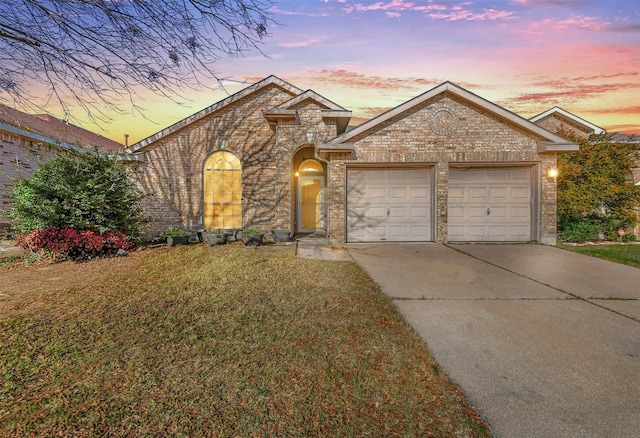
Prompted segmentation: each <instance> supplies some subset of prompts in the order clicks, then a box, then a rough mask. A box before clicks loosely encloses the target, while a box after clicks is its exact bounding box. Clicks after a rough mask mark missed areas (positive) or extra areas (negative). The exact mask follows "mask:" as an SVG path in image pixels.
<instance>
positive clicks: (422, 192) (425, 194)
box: [409, 186, 429, 200]
mask: <svg viewBox="0 0 640 438" xmlns="http://www.w3.org/2000/svg"><path fill="white" fill-rule="evenodd" d="M409 193H410V196H411V199H416V200H418V199H424V200H427V199H428V198H429V187H427V186H424V187H410V188H409Z"/></svg>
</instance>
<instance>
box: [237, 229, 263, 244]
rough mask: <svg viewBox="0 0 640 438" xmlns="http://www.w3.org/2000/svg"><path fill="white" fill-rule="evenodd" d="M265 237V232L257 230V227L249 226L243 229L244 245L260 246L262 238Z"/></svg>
mask: <svg viewBox="0 0 640 438" xmlns="http://www.w3.org/2000/svg"><path fill="white" fill-rule="evenodd" d="M263 238H264V232H263V231H260V230H256V229H255V228H249V229H247V230H244V231H242V241H243V242H244V246H260V245H262V239H263Z"/></svg>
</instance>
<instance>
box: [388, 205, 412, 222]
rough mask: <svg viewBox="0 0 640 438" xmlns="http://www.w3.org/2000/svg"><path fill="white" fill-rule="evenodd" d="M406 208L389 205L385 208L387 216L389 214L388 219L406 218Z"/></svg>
mask: <svg viewBox="0 0 640 438" xmlns="http://www.w3.org/2000/svg"><path fill="white" fill-rule="evenodd" d="M407 210H408V208H407V207H389V208H388V210H387V216H389V219H390V220H397V219H406V218H407V217H409V216H408V215H407Z"/></svg>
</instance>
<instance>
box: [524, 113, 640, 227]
mask: <svg viewBox="0 0 640 438" xmlns="http://www.w3.org/2000/svg"><path fill="white" fill-rule="evenodd" d="M529 120H530V121H532V122H533V123H535V124H536V125H539V126H542V127H543V128H545V129H548V130H549V131H552V132H556V133H568V134H573V135H575V136H578V137H579V138H583V139H587V138H589V137H590V136H591V135H600V134H607V135H608V136H609V138H610V139H611V141H612V142H614V143H615V142H619V143H640V135H638V134H620V133H617V132H615V133H608V132H607V131H606V130H604V129H602V128H600V127H599V126H596V125H594V124H593V123H590V122H588V121H586V120H585V119H583V118H580V117H578V116H576V115H575V114H572V113H570V112H569V111H565V110H563V109H562V108H560V107H557V106H555V107H553V108H551V109H549V110H547V111H545V112H543V113H541V114H538V115H537V116H534V117H532V118H531V119H529ZM631 171H632V175H630V178H633V183H634V184H635V185H636V186H640V161H638V162H637V166H636V168H635V169H631ZM638 218H639V220H638V224H637V225H636V228H635V230H634V234H635V235H636V236H640V207H638Z"/></svg>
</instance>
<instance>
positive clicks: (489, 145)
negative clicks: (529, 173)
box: [328, 95, 556, 243]
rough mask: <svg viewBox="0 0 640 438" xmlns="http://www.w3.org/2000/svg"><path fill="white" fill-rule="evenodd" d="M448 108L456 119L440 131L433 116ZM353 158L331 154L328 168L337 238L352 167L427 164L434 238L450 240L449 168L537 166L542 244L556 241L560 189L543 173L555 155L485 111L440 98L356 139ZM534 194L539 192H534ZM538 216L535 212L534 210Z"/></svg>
mask: <svg viewBox="0 0 640 438" xmlns="http://www.w3.org/2000/svg"><path fill="white" fill-rule="evenodd" d="M441 110H446V112H447V113H448V114H451V115H452V116H453V120H452V121H450V122H451V123H450V124H449V125H448V126H445V127H442V126H440V125H438V123H437V120H434V114H436V113H438V112H439V111H441ZM352 141H353V142H354V147H355V152H354V156H346V155H342V156H336V155H334V156H332V158H331V165H330V167H329V180H330V189H329V190H328V201H329V203H330V218H329V224H330V229H329V233H330V236H331V238H332V239H333V240H336V241H341V240H344V238H345V205H346V202H345V198H344V196H345V195H344V193H345V173H346V166H348V165H349V164H350V163H424V165H425V166H435V169H436V172H435V175H436V193H435V195H436V196H435V198H436V205H435V220H436V224H437V225H436V240H437V241H438V242H446V240H447V191H448V185H447V183H448V173H449V171H448V169H449V164H453V163H469V164H473V165H487V166H491V165H504V164H505V163H510V164H515V165H518V164H520V165H523V166H533V167H535V168H536V169H537V175H538V178H537V181H535V182H534V185H536V186H539V188H540V196H539V200H540V202H539V207H538V208H539V211H538V214H539V215H540V217H541V221H540V229H539V236H540V241H542V242H545V243H555V237H556V206H555V197H556V187H555V181H549V180H547V178H546V177H544V172H546V170H547V169H548V168H550V167H554V166H555V154H538V153H537V143H536V139H535V138H533V137H532V135H531V134H528V133H525V132H521V131H519V130H517V129H516V128H514V127H513V125H511V124H508V123H507V122H505V121H503V120H500V119H498V118H497V117H495V116H493V115H492V114H489V113H487V112H486V111H483V110H480V109H476V108H475V107H472V106H469V105H467V104H465V103H463V102H462V101H459V100H457V99H456V98H453V97H452V96H449V95H439V96H437V97H435V98H434V99H432V100H429V101H426V102H424V103H423V104H422V105H421V106H419V107H414V108H412V109H411V110H410V111H409V112H408V113H405V114H400V115H398V116H397V117H396V118H394V119H391V120H389V121H387V122H386V123H385V124H384V126H380V125H378V126H376V127H375V131H374V132H364V133H362V134H361V135H360V136H359V137H356V138H353V139H352ZM535 192H536V193H537V192H538V190H537V188H536V190H535ZM534 214H535V212H534Z"/></svg>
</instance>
